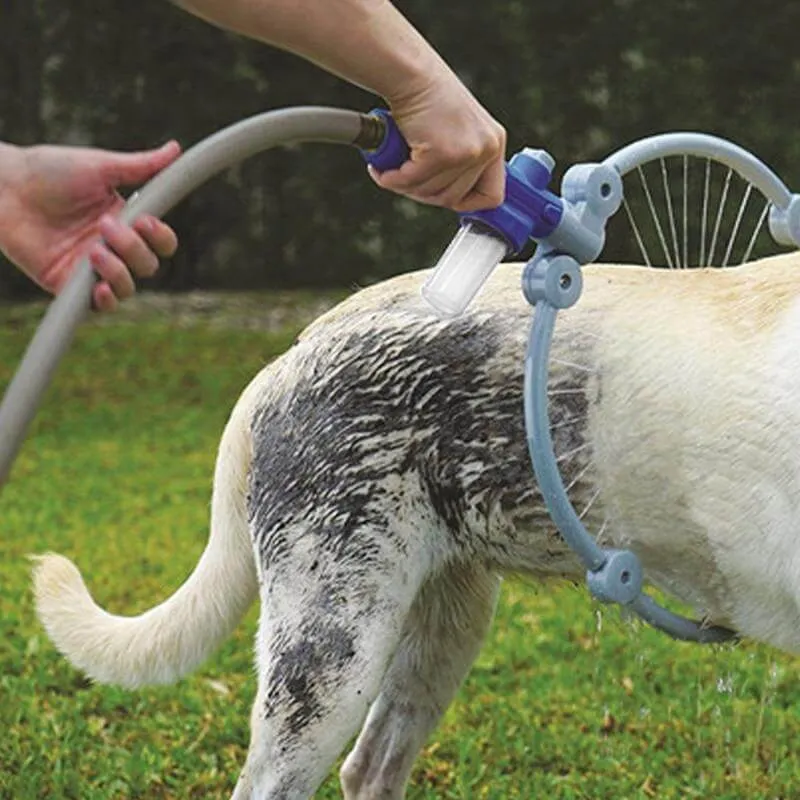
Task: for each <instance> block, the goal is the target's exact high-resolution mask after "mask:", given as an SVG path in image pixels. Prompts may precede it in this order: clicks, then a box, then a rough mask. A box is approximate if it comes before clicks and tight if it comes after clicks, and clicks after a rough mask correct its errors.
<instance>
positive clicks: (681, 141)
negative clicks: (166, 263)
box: [602, 132, 792, 209]
mask: <svg viewBox="0 0 800 800" xmlns="http://www.w3.org/2000/svg"><path fill="white" fill-rule="evenodd" d="M670 156H697V157H698V158H709V159H711V160H712V161H717V162H719V163H720V164H724V165H725V166H726V167H730V168H731V169H732V170H734V171H735V172H737V173H738V174H739V175H740V176H741V177H742V178H743V179H744V180H746V181H748V182H749V183H752V184H753V186H755V187H756V189H758V190H759V191H760V192H761V193H762V194H763V195H764V197H766V198H767V200H769V201H770V202H771V203H772V205H773V206H775V207H776V208H779V209H786V208H788V207H789V203H790V202H791V199H792V193H791V192H790V191H789V189H788V187H787V186H786V184H785V183H784V182H783V181H782V180H781V179H780V178H779V177H778V176H777V175H776V174H775V173H774V172H773V171H772V169H770V168H769V167H768V166H767V165H766V164H764V162H763V161H761V160H760V159H758V158H756V157H755V156H754V155H753V154H752V153H750V152H749V151H748V150H745V149H744V148H742V147H739V145H736V144H733V142H729V141H728V140H727V139H721V138H719V137H718V136H711V135H710V134H707V133H688V132H687V133H663V134H659V135H657V136H649V137H647V138H646V139H639V141H636V142H632V143H631V144H629V145H626V146H625V147H623V148H621V149H620V150H617V151H616V152H615V153H612V154H611V155H610V156H608V157H607V158H606V159H605V160H604V161H603V162H602V163H603V164H606V165H608V166H611V167H614V169H616V170H617V172H619V174H620V175H627V174H628V173H629V172H632V171H633V170H634V169H636V168H637V167H641V166H643V165H644V164H646V163H648V162H649V161H655V160H656V159H659V158H669V157H670Z"/></svg>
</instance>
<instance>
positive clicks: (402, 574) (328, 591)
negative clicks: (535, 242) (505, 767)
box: [35, 254, 800, 800]
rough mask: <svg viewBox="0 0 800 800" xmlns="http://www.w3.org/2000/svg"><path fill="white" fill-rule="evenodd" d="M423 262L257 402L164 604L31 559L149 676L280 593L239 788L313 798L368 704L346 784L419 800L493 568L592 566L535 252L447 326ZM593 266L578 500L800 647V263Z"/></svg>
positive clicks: (646, 551) (579, 368)
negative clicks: (183, 576)
mask: <svg viewBox="0 0 800 800" xmlns="http://www.w3.org/2000/svg"><path fill="white" fill-rule="evenodd" d="M422 278H423V276H422V275H421V274H416V275H408V276H404V277H400V278H397V279H395V280H391V281H388V282H386V283H383V284H381V285H378V286H374V287H372V288H370V289H367V290H365V291H362V292H359V293H358V294H356V295H355V296H354V297H352V298H351V299H349V300H347V301H346V302H344V303H342V304H341V305H340V306H338V307H337V308H335V309H333V310H332V311H331V312H329V313H328V314H326V315H325V316H323V317H322V318H321V319H320V320H318V321H317V322H315V323H314V324H313V325H311V326H310V327H309V328H308V330H306V331H305V333H303V335H302V336H301V337H300V338H299V340H298V341H297V343H296V344H295V345H294V346H293V347H292V348H291V349H290V350H289V351H288V352H287V353H286V354H285V355H283V356H282V357H281V358H279V359H277V360H276V361H275V362H273V363H272V364H270V365H269V366H268V367H266V368H265V369H264V370H263V371H262V372H261V373H260V374H259V375H258V376H257V377H256V378H255V380H254V381H253V382H252V383H251V384H250V386H249V387H248V388H247V389H246V390H245V392H244V393H243V394H242V396H241V398H240V399H239V402H238V404H237V405H236V407H235V409H234V411H233V413H232V415H231V418H230V421H229V422H228V425H227V427H226V429H225V433H224V435H223V437H222V443H221V446H220V450H219V456H218V460H217V466H216V473H215V479H214V493H213V503H212V511H211V535H210V539H209V542H208V545H207V547H206V550H205V552H204V553H203V556H202V558H201V559H200V561H199V563H198V565H197V567H196V568H195V570H194V572H193V574H192V575H191V577H190V578H189V579H188V580H187V581H186V583H185V584H184V585H183V586H182V587H181V588H180V589H179V590H178V591H177V592H176V593H175V594H174V595H173V596H172V597H170V598H169V599H168V600H165V601H164V602H163V603H161V605H158V606H156V607H155V608H153V609H151V610H150V611H148V612H146V613H144V614H142V615H140V616H138V617H133V618H123V617H116V616H112V615H109V614H108V613H106V612H105V611H103V610H101V609H100V608H99V607H98V606H97V605H96V604H95V603H94V601H93V600H92V598H91V597H90V595H89V593H88V592H87V590H86V587H85V586H84V584H83V581H82V580H81V577H80V575H79V573H78V571H77V570H76V569H75V567H74V566H73V565H72V564H71V563H70V562H69V561H67V560H66V559H64V558H61V557H59V556H54V555H50V556H45V557H43V558H42V559H41V560H40V562H39V564H38V567H37V569H36V574H35V584H36V598H37V604H38V611H39V614H40V616H41V619H42V621H43V622H44V625H45V627H46V628H47V631H48V633H49V634H50V636H51V637H52V639H53V641H54V642H55V644H56V646H57V647H58V648H59V649H60V650H61V651H62V652H63V653H64V654H65V655H66V656H67V658H69V659H70V661H71V662H72V663H73V664H75V665H76V666H77V667H79V668H81V669H82V670H84V671H85V672H87V673H88V674H89V675H90V676H91V677H93V678H94V679H96V680H98V681H101V682H104V683H117V684H121V685H124V686H129V687H135V686H142V685H145V684H151V683H163V682H169V681H174V680H176V679H178V678H180V677H181V676H182V675H184V674H186V673H187V672H188V671H189V670H191V669H193V668H194V667H196V666H197V665H198V664H200V663H201V662H202V661H203V660H204V659H205V658H207V657H208V655H209V654H210V653H211V652H212V651H213V650H214V649H215V648H216V647H217V646H218V645H219V644H220V642H221V641H222V640H223V639H224V638H225V637H226V636H227V635H228V634H229V633H230V632H231V630H232V629H233V627H234V626H235V625H236V624H237V622H238V620H239V619H240V618H241V616H242V615H243V614H244V612H245V610H246V609H247V608H248V607H249V606H250V604H251V603H252V602H253V600H254V599H255V597H256V595H258V596H259V597H260V600H261V619H260V628H259V633H258V638H257V645H256V646H257V655H258V664H259V671H258V693H257V698H256V701H255V705H254V708H253V713H252V738H251V744H250V750H249V753H248V756H247V762H246V764H245V766H244V770H243V772H242V774H241V776H240V779H239V782H238V784H237V787H236V791H235V794H234V797H235V798H237V800H244V798H281V799H282V800H286V798H307V797H309V796H311V795H313V793H314V792H315V790H316V789H317V787H318V786H319V784H320V783H321V782H322V781H323V779H324V778H325V776H326V774H327V772H328V770H329V769H330V767H331V765H332V764H333V762H334V761H335V759H336V757H337V755H338V754H339V752H340V750H341V748H342V747H343V746H344V745H345V743H346V742H347V741H348V739H349V738H350V737H351V735H353V734H354V733H355V732H356V731H357V730H358V728H359V726H361V724H362V722H364V719H365V718H366V722H365V723H364V725H363V728H362V730H361V734H360V736H359V738H358V741H357V743H356V745H355V748H354V749H353V751H352V752H351V753H350V755H349V757H348V758H347V760H346V762H345V764H344V767H343V769H342V773H341V782H342V787H343V791H344V796H345V797H346V798H349V799H350V800H355V799H356V798H357V799H358V800H365V799H366V798H402V797H403V794H404V787H405V783H406V781H407V778H408V775H409V772H410V770H411V766H412V763H413V761H414V758H415V756H416V754H417V752H418V751H419V749H420V747H421V746H422V745H423V743H424V742H425V740H426V739H427V737H428V736H429V735H430V733H431V731H432V730H433V729H434V726H435V725H436V723H437V721H438V720H439V718H440V716H441V714H442V712H443V711H444V709H445V708H446V707H447V705H448V704H449V703H450V701H451V699H452V697H453V694H454V693H455V691H456V689H457V687H458V686H459V684H460V683H461V681H462V679H463V678H464V676H465V674H466V673H467V671H468V669H469V667H470V664H471V663H472V661H473V659H474V658H475V656H476V654H477V653H478V650H479V648H480V646H481V642H482V640H483V638H484V635H485V634H486V631H487V628H488V627H489V624H490V621H491V619H492V614H493V610H494V605H495V599H496V596H497V591H498V584H499V580H500V577H499V576H501V575H503V574H507V573H525V574H528V575H533V576H535V577H541V578H544V577H548V576H555V577H560V576H567V577H574V578H578V579H581V578H582V573H583V570H582V569H581V568H580V565H579V564H578V563H577V561H576V559H575V557H574V556H573V555H572V553H571V552H570V551H569V550H568V548H567V547H566V546H565V544H564V542H563V541H562V540H561V538H560V537H559V535H558V533H557V532H556V531H555V530H554V528H553V526H552V524H551V522H550V520H549V518H548V515H547V512H546V510H545V508H544V506H543V503H542V499H541V496H540V494H539V492H538V490H537V487H536V483H535V480H534V478H533V474H532V471H531V466H530V463H529V459H528V453H527V446H526V440H525V434H524V430H523V421H522V401H521V393H522V390H521V385H522V377H521V374H522V365H523V354H524V347H525V339H526V336H527V331H528V327H529V321H530V316H531V311H530V309H529V307H528V306H527V305H526V304H525V302H524V300H523V299H522V295H521V292H520V288H519V284H520V269H519V267H516V266H506V267H501V268H500V269H499V270H498V271H497V273H496V274H495V276H494V277H493V278H492V280H491V281H490V283H489V284H488V286H487V288H486V289H485V291H484V292H483V294H482V296H481V297H480V299H479V300H478V301H477V302H476V303H475V305H474V307H473V308H472V309H471V310H470V311H469V312H468V313H467V314H465V315H464V316H463V317H460V318H457V319H453V320H449V321H442V320H439V319H437V318H436V317H435V316H433V315H432V314H431V312H430V311H429V310H428V308H427V307H426V305H425V304H424V303H423V301H422V300H421V299H420V298H419V287H420V283H421V280H422ZM585 278H586V286H585V290H584V296H583V298H582V299H581V300H580V302H579V303H578V304H577V306H575V307H574V308H573V309H570V310H569V311H567V312H564V313H562V314H561V315H560V320H559V324H558V326H557V331H556V336H555V341H554V349H553V356H552V358H553V361H552V368H551V381H550V399H551V420H552V425H553V436H554V441H555V446H556V450H557V455H558V458H559V463H560V467H561V470H562V474H563V476H564V479H565V483H566V484H567V485H568V487H569V492H570V496H571V498H572V500H573V503H574V505H575V507H576V508H577V510H578V511H579V512H580V513H581V514H582V515H583V517H584V520H585V522H586V524H587V527H589V529H590V530H592V531H593V532H595V533H596V534H597V535H598V536H599V537H601V538H602V540H603V541H604V542H608V543H613V544H615V545H619V546H625V547H631V548H632V549H633V550H634V551H635V552H637V553H638V554H639V555H640V557H641V558H642V561H643V563H644V565H645V569H646V571H647V575H648V578H649V579H650V580H651V581H652V582H654V583H656V584H657V585H659V586H661V587H663V588H664V589H666V590H668V591H670V592H672V593H673V594H674V595H676V596H678V597H680V598H682V599H683V600H685V601H688V602H690V603H691V604H692V605H693V606H694V607H695V608H697V609H698V611H699V613H701V614H702V615H703V616H704V618H705V619H707V620H709V621H711V622H713V623H716V624H721V625H725V626H728V627H730V628H733V629H735V630H737V631H739V632H740V633H741V634H742V635H745V636H749V637H753V638H756V639H760V640H762V641H766V642H770V643H772V644H773V645H776V646H778V647H782V648H784V649H787V650H795V651H797V650H800V255H794V254H793V255H788V256H781V257H777V258H773V259H768V260H765V261H762V262H759V263H756V264H753V265H749V266H745V267H740V268H736V269H731V270H713V269H710V270H689V271H666V270H663V271H662V270H646V269H639V268H630V267H610V266H603V267H593V268H589V269H587V270H586V271H585ZM587 603H588V599H587Z"/></svg>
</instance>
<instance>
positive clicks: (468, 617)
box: [340, 565, 500, 800]
mask: <svg viewBox="0 0 800 800" xmlns="http://www.w3.org/2000/svg"><path fill="white" fill-rule="evenodd" d="M499 583H500V580H499V578H498V577H496V576H495V575H494V574H493V573H490V572H489V571H488V570H486V569H485V568H484V567H482V566H475V565H453V566H450V567H448V568H447V569H446V570H444V571H443V572H441V573H439V574H438V575H436V576H435V577H433V578H431V579H430V580H429V581H428V582H426V584H425V585H424V586H423V587H422V589H421V591H420V592H419V594H418V596H417V598H416V600H415V602H414V605H413V607H412V610H411V613H410V614H409V616H408V619H407V621H406V625H405V628H404V631H403V636H402V639H401V642H400V646H399V647H398V649H397V651H396V653H395V656H394V659H393V661H392V664H391V666H390V667H389V670H388V671H387V673H386V676H385V677H384V680H383V683H382V685H381V691H380V694H379V696H378V698H377V699H376V701H375V703H374V704H373V706H372V708H371V709H370V712H369V715H368V717H367V722H366V724H365V725H364V729H363V730H362V732H361V735H360V736H359V737H358V741H357V742H356V745H355V747H354V748H353V750H352V752H351V753H350V755H349V756H348V757H347V759H346V761H345V763H344V766H343V767H342V770H341V776H340V777H341V783H342V789H343V790H344V796H345V798H346V800H400V798H402V797H403V796H404V793H405V784H406V781H407V780H408V777H409V774H410V772H411V768H412V766H413V763H414V759H415V758H416V756H417V753H418V752H419V750H420V748H421V747H422V746H423V744H424V743H425V741H426V739H427V738H428V736H429V735H430V733H431V731H432V730H433V729H434V727H435V726H436V724H437V723H438V721H439V719H440V717H441V715H442V714H443V713H444V711H445V709H446V708H447V706H448V705H449V704H450V702H451V700H452V698H453V696H454V694H455V693H456V691H457V689H458V687H459V686H460V684H461V682H462V680H463V678H464V676H465V675H466V673H467V671H468V670H469V668H470V666H471V665H472V662H473V660H474V659H475V657H476V656H477V654H478V651H479V650H480V647H481V644H482V642H483V639H484V636H485V635H486V632H487V630H488V629H489V625H490V624H491V620H492V617H493V616H494V609H495V602H496V599H497V590H498V587H499Z"/></svg>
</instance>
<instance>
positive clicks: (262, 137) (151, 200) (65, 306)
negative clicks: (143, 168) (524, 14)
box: [0, 106, 387, 487]
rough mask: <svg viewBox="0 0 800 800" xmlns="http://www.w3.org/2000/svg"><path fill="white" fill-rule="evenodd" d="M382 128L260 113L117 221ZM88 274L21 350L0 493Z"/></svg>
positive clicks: (81, 309) (334, 114)
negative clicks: (300, 150) (279, 158)
mask: <svg viewBox="0 0 800 800" xmlns="http://www.w3.org/2000/svg"><path fill="white" fill-rule="evenodd" d="M386 132H387V128H386V124H385V123H384V122H383V121H382V120H379V119H377V118H376V117H375V116H371V115H367V114H360V113H358V112H356V111H346V110H343V109H336V108H322V107H316V106H306V107H298V108H290V109H281V110H278V111H268V112H266V113H264V114H259V115H257V116H254V117H250V118H249V119H245V120H242V121H241V122H238V123H236V124H234V125H231V126H229V127H227V128H224V129H223V130H221V131H219V132H218V133H216V134H214V135H212V136H209V137H208V138H207V139H204V140H203V141H201V142H200V143H199V144H196V145H195V146H194V147H192V148H191V149H190V150H187V151H186V153H184V154H183V155H182V156H181V157H180V158H179V159H178V160H177V161H175V162H174V163H173V164H171V165H170V166H169V167H167V168H166V169H165V170H164V171H163V172H160V173H159V174H158V175H157V176H156V177H154V178H153V179H152V180H151V181H150V182H149V183H147V184H146V185H145V186H144V187H143V188H142V189H141V190H140V191H139V192H138V193H137V194H135V195H134V196H133V197H131V198H130V200H129V201H128V203H127V204H126V206H125V208H124V209H123V211H122V213H121V215H120V218H121V220H122V221H123V222H125V223H126V224H131V223H132V222H133V220H134V219H136V217H138V216H139V215H141V214H145V213H147V214H153V215H154V216H157V217H161V216H163V215H164V214H165V213H166V212H167V211H169V210H170V209H171V208H172V207H173V206H175V205H177V204H178V203H179V202H180V201H181V200H183V198H184V197H186V196H187V195H188V194H189V193H190V192H192V191H194V190H195V189H196V188H198V187H199V186H200V185H201V184H203V183H205V182H206V181H207V180H208V179H209V178H211V177H213V176H214V175H216V174H217V173H218V172H221V171H222V170H224V169H227V168H228V167H230V166H233V165H234V164H236V163H238V162H239V161H242V160H244V159H246V158H248V157H250V156H252V155H255V154H256V153H259V152H262V151H263V150H268V149H270V148H272V147H277V146H279V145H286V144H292V143H297V142H309V141H314V142H331V143H335V144H349V145H354V146H356V147H360V148H362V149H364V150H373V149H375V148H379V147H380V146H381V145H382V143H383V142H384V137H385V135H386ZM94 283H95V276H94V272H93V271H92V268H91V266H90V264H89V260H88V258H84V259H82V260H81V261H79V262H78V264H77V265H76V267H75V270H74V272H73V275H72V278H70V281H69V283H68V284H67V285H66V287H65V288H64V290H63V291H62V292H61V294H59V296H58V297H57V298H56V299H55V300H54V301H53V303H51V305H50V307H49V309H48V311H47V313H46V314H45V316H44V318H43V320H42V322H41V324H40V325H39V328H38V330H37V331H36V333H35V335H34V337H33V339H32V340H31V342H30V344H29V345H28V349H27V350H26V352H25V355H24V357H23V360H22V362H21V364H20V366H19V368H18V370H17V372H16V374H15V375H14V378H13V379H12V381H11V383H10V384H9V386H8V389H7V390H6V393H5V396H4V397H3V402H2V404H0V487H1V486H2V485H3V484H4V483H5V481H6V479H7V477H8V474H9V472H10V470H11V465H12V464H13V461H14V458H15V456H16V454H17V452H18V450H19V448H20V446H21V444H22V441H23V439H24V438H25V433H26V431H27V429H28V426H29V425H30V422H31V420H32V419H33V417H34V415H35V414H36V410H37V409H38V407H39V403H40V402H41V398H42V395H43V394H44V391H45V389H46V388H47V386H48V385H49V384H50V381H51V379H52V376H53V374H54V372H55V370H56V367H57V366H58V364H59V362H60V361H61V358H62V357H63V356H64V354H65V353H66V351H67V349H68V348H69V345H70V343H71V342H72V339H73V336H74V334H75V331H76V330H77V328H78V325H79V324H80V322H81V321H82V320H83V318H84V317H85V316H86V314H87V313H88V311H89V309H90V307H91V297H92V289H93V287H94Z"/></svg>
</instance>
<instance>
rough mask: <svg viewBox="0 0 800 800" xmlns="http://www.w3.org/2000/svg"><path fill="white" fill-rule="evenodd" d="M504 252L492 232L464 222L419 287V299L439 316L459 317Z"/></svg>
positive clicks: (499, 240) (501, 243) (501, 241)
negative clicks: (420, 292)
mask: <svg viewBox="0 0 800 800" xmlns="http://www.w3.org/2000/svg"><path fill="white" fill-rule="evenodd" d="M507 252H508V245H507V244H506V241H505V239H503V238H502V237H501V236H499V235H498V234H496V233H495V232H494V231H493V230H491V229H490V228H487V227H483V226H481V225H476V224H475V223H473V222H467V223H465V224H464V225H462V226H461V228H460V229H459V231H458V233H457V234H456V235H455V236H454V237H453V241H452V242H450V245H449V246H448V248H447V250H445V251H444V253H443V254H442V257H441V258H440V259H439V263H438V264H437V265H436V268H435V269H434V271H433V274H432V275H431V276H430V277H429V278H428V280H427V281H426V282H425V285H424V286H423V287H422V296H423V297H424V298H425V299H426V300H427V301H428V303H430V304H431V305H432V306H433V307H434V308H435V309H436V311H437V312H438V313H439V314H441V315H442V316H445V317H455V316H457V315H458V314H461V313H462V312H463V311H464V310H465V309H466V308H467V306H468V305H469V304H470V302H471V301H472V299H473V298H474V297H475V295H476V294H477V293H478V292H479V291H480V289H481V287H482V286H483V284H484V283H486V281H487V279H488V278H489V276H490V275H491V274H492V271H493V270H494V268H495V267H496V266H497V265H498V264H499V263H500V262H501V261H502V260H503V258H504V257H505V255H506V253H507Z"/></svg>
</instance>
